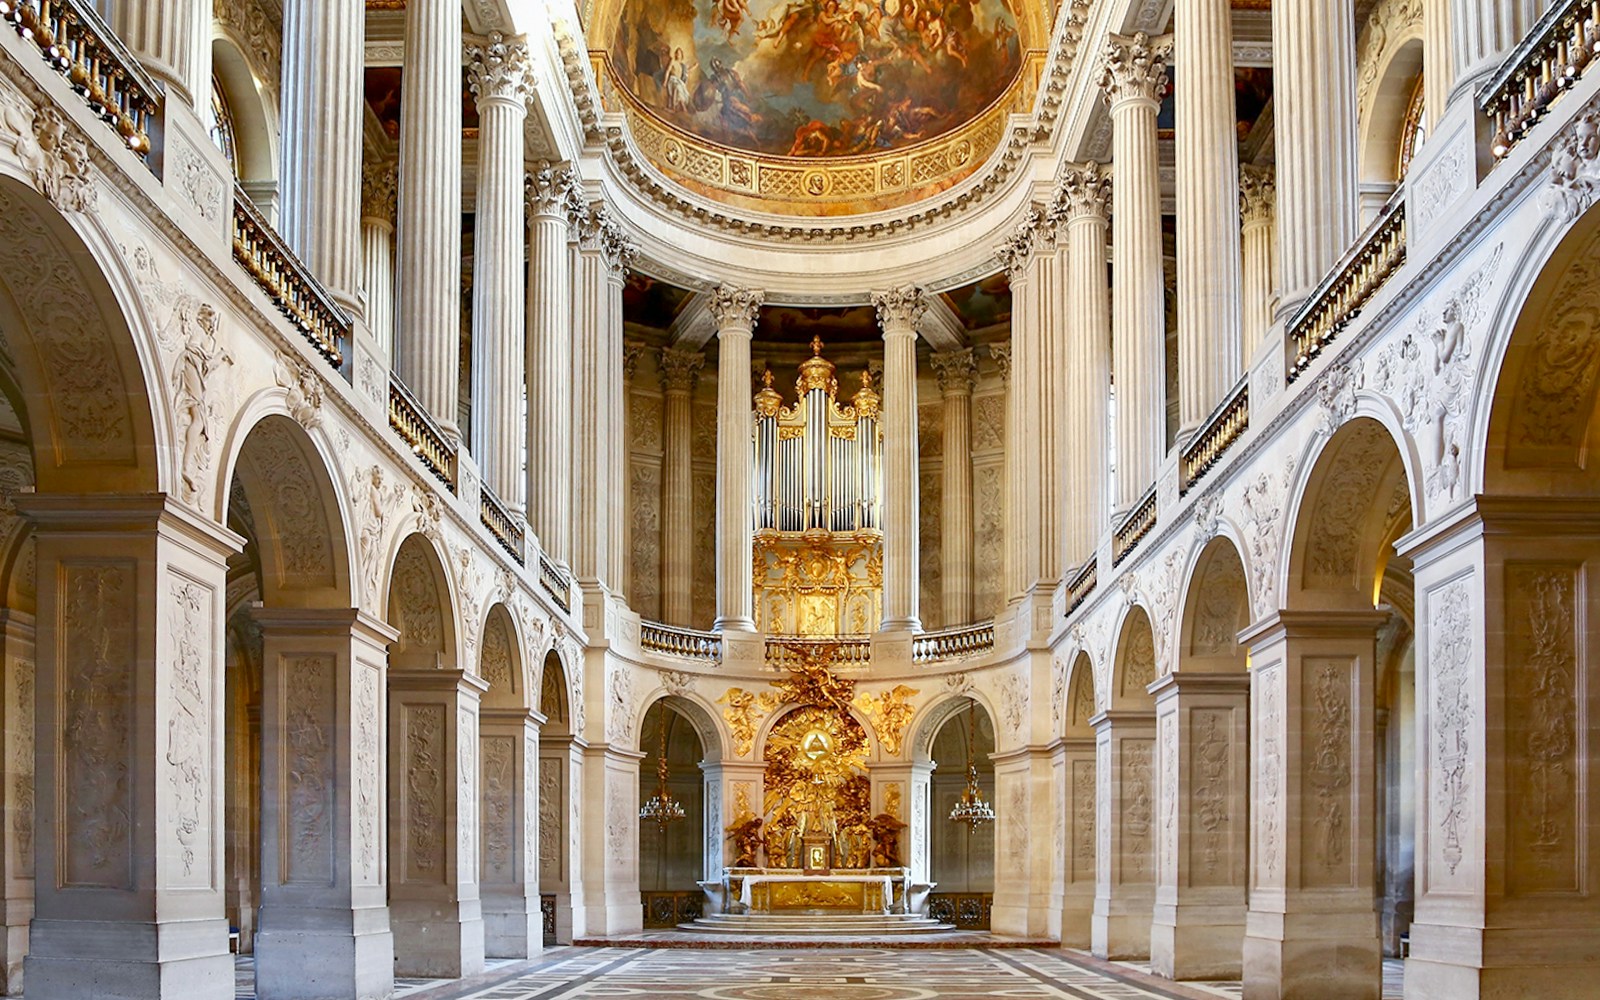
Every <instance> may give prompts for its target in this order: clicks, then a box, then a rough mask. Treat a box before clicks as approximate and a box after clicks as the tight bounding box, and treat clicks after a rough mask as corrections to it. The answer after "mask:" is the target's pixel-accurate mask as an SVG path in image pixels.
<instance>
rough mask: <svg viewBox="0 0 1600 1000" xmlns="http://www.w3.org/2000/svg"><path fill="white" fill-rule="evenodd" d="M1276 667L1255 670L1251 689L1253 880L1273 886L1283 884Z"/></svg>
mask: <svg viewBox="0 0 1600 1000" xmlns="http://www.w3.org/2000/svg"><path fill="white" fill-rule="evenodd" d="M1278 672H1279V667H1278V666H1277V665H1272V666H1268V667H1262V668H1261V669H1259V670H1257V671H1256V674H1255V677H1254V678H1252V681H1251V685H1250V686H1251V689H1252V690H1253V692H1254V693H1255V697H1256V712H1257V714H1258V718H1259V719H1260V729H1259V732H1260V753H1259V755H1258V756H1257V758H1256V761H1255V766H1256V787H1257V792H1256V795H1257V796H1258V797H1259V799H1260V801H1261V809H1260V811H1259V812H1257V813H1256V814H1255V816H1256V845H1255V847H1256V850H1257V851H1258V852H1259V855H1258V857H1257V862H1256V882H1257V884H1258V885H1261V886H1266V887H1269V888H1277V887H1281V886H1282V885H1283V867H1284V865H1283V835H1284V831H1283V819H1282V813H1283V802H1284V794H1285V790H1284V787H1283V785H1284V777H1283V776H1284V769H1283V690H1282V681H1280V680H1279V678H1278Z"/></svg>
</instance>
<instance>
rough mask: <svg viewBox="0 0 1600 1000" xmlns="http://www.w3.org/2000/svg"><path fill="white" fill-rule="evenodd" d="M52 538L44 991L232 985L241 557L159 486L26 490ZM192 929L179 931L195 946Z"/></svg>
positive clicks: (39, 925)
mask: <svg viewBox="0 0 1600 1000" xmlns="http://www.w3.org/2000/svg"><path fill="white" fill-rule="evenodd" d="M15 503H16V506H17V508H18V510H19V511H20V512H21V514H22V515H23V516H24V517H26V518H28V519H29V520H30V521H31V522H32V524H33V530H34V532H35V538H36V540H37V556H36V558H37V566H38V581H39V593H38V619H37V621H38V628H37V643H38V647H37V656H38V660H37V665H36V674H35V707H36V716H35V719H36V721H35V737H36V740H37V752H36V756H35V759H36V761H37V762H38V765H39V770H40V772H41V775H48V776H49V777H48V778H45V777H41V778H40V779H39V780H37V781H36V783H35V803H34V840H33V847H34V873H35V885H34V891H35V908H34V918H33V922H32V924H31V926H30V929H29V941H28V946H29V951H28V956H27V959H26V961H25V967H24V973H25V976H26V979H27V988H28V995H29V996H32V997H43V998H46V1000H49V998H55V997H63V998H65V997H91V996H93V997H137V998H140V1000H168V998H170V1000H179V998H183V1000H189V998H200V1000H224V998H227V997H230V996H232V995H233V957H232V956H231V955H229V954H228V921H227V917H226V916H225V897H224V886H223V885H222V880H221V878H220V877H219V875H220V873H221V872H222V870H223V867H224V859H225V847H224V836H223V834H224V829H225V818H224V799H225V796H224V792H223V790H224V788H225V787H226V786H225V781H226V775H225V770H224V756H225V755H224V743H223V735H224V734H223V712H224V708H225V706H224V704H223V699H222V693H223V691H224V689H225V677H224V674H225V662H224V656H223V642H224V638H223V630H224V617H225V606H226V593H227V559H228V558H229V557H230V556H233V555H236V554H237V553H238V552H239V551H240V550H241V549H242V548H243V544H244V540H243V539H241V538H239V537H238V536H237V535H235V534H233V533H232V532H230V531H227V530H225V529H223V528H221V527H219V526H217V525H213V524H211V523H209V522H208V521H206V520H204V519H202V518H200V517H198V516H196V515H195V514H193V513H192V512H190V511H189V510H188V509H187V508H185V507H181V506H179V504H178V502H177V501H176V500H175V499H171V498H167V497H164V496H162V495H159V494H140V495H134V496H112V495H98V496H63V495H50V494H32V493H19V494H16V496H15ZM180 942H181V945H180V944H179V943H180Z"/></svg>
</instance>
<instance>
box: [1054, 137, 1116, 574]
mask: <svg viewBox="0 0 1600 1000" xmlns="http://www.w3.org/2000/svg"><path fill="white" fill-rule="evenodd" d="M1061 201H1062V206H1063V209H1064V212H1063V216H1064V222H1065V225H1066V230H1067V261H1068V262H1067V276H1066V306H1067V320H1066V326H1067V330H1066V336H1067V353H1066V362H1065V364H1064V365H1063V367H1064V368H1065V370H1066V372H1067V378H1068V380H1069V381H1068V387H1067V393H1066V397H1067V398H1066V403H1065V411H1066V427H1067V432H1066V445H1067V457H1066V463H1065V476H1066V483H1067V484H1068V486H1067V489H1066V496H1067V498H1068V502H1067V517H1066V527H1065V530H1064V532H1063V535H1062V563H1061V565H1062V567H1063V568H1070V567H1074V566H1080V565H1082V564H1083V563H1084V562H1086V561H1087V560H1089V559H1092V558H1094V552H1095V547H1096V546H1097V545H1098V544H1099V542H1100V536H1101V535H1102V534H1104V533H1105V531H1106V529H1107V528H1109V527H1110V526H1111V518H1110V513H1109V511H1108V510H1107V495H1108V492H1109V490H1108V486H1109V483H1108V482H1107V480H1108V479H1109V477H1110V474H1111V468H1110V454H1111V452H1110V448H1111V443H1110V441H1109V440H1108V437H1109V432H1108V430H1107V428H1108V426H1109V424H1110V413H1109V410H1110V405H1109V404H1110V395H1111V301H1110V297H1109V290H1108V289H1107V287H1106V229H1107V224H1108V220H1109V216H1110V213H1111V181H1110V179H1109V178H1108V177H1106V175H1105V173H1104V172H1103V171H1102V170H1101V167H1100V164H1098V163H1094V162H1092V161H1091V162H1089V163H1085V164H1083V165H1082V166H1074V167H1069V168H1068V169H1067V171H1066V174H1065V176H1064V177H1063V178H1062V182H1061Z"/></svg>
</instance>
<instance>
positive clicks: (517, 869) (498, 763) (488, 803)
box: [478, 708, 544, 958]
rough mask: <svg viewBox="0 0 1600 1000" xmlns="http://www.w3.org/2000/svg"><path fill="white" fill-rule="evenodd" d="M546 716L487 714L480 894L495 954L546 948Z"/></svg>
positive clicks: (487, 940)
mask: <svg viewBox="0 0 1600 1000" xmlns="http://www.w3.org/2000/svg"><path fill="white" fill-rule="evenodd" d="M542 720H543V717H542V716H540V715H538V714H537V713H531V712H527V711H523V710H507V709H487V708H486V709H484V710H483V711H482V717H481V719H480V728H479V734H478V747H479V750H478V760H479V761H480V767H481V772H480V774H479V776H478V789H479V794H480V795H481V803H480V806H479V816H480V818H481V823H482V829H483V833H482V837H481V838H480V843H479V850H480V856H481V857H482V864H481V866H480V881H481V889H480V893H481V895H482V899H483V940H484V954H485V956H487V957H489V958H532V957H534V956H536V955H538V953H539V952H540V951H542V950H543V949H544V929H543V927H542V922H541V916H540V912H539V726H540V725H541V723H542Z"/></svg>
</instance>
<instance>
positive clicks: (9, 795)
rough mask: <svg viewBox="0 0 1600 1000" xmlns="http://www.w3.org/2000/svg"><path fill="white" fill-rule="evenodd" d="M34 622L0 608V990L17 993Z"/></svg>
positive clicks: (28, 862)
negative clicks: (1, 824) (4, 819)
mask: <svg viewBox="0 0 1600 1000" xmlns="http://www.w3.org/2000/svg"><path fill="white" fill-rule="evenodd" d="M35 635H36V620H35V618H34V616H33V615H30V614H28V613H27V612H25V611H17V610H14V609H11V608H6V609H0V657H3V659H0V662H3V663H4V691H3V694H0V713H3V716H0V730H3V731H4V732H5V733H6V734H7V739H8V746H7V751H8V752H7V754H6V756H5V758H4V765H3V766H4V777H3V779H0V780H3V782H4V783H3V786H0V801H3V802H4V803H5V811H6V814H7V816H9V817H10V822H8V823H7V824H6V827H5V829H4V830H0V886H3V891H4V894H5V898H4V901H3V903H0V906H3V907H4V909H3V911H0V992H3V994H4V995H7V996H15V995H19V994H21V993H22V988H23V981H22V965H23V959H24V958H25V957H26V956H27V954H28V922H29V921H30V920H32V919H33V883H34V870H33V854H34V847H33V843H34V824H35V822H36V817H35V815H34V788H35V775H34V750H35V747H34V741H33V736H34V732H35V729H36V726H35V722H34V691H35V684H34V681H35V678H36V677H37V676H38V671H37V669H36V665H35V664H36V657H35V652H36V648H37V647H36V643H35Z"/></svg>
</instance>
